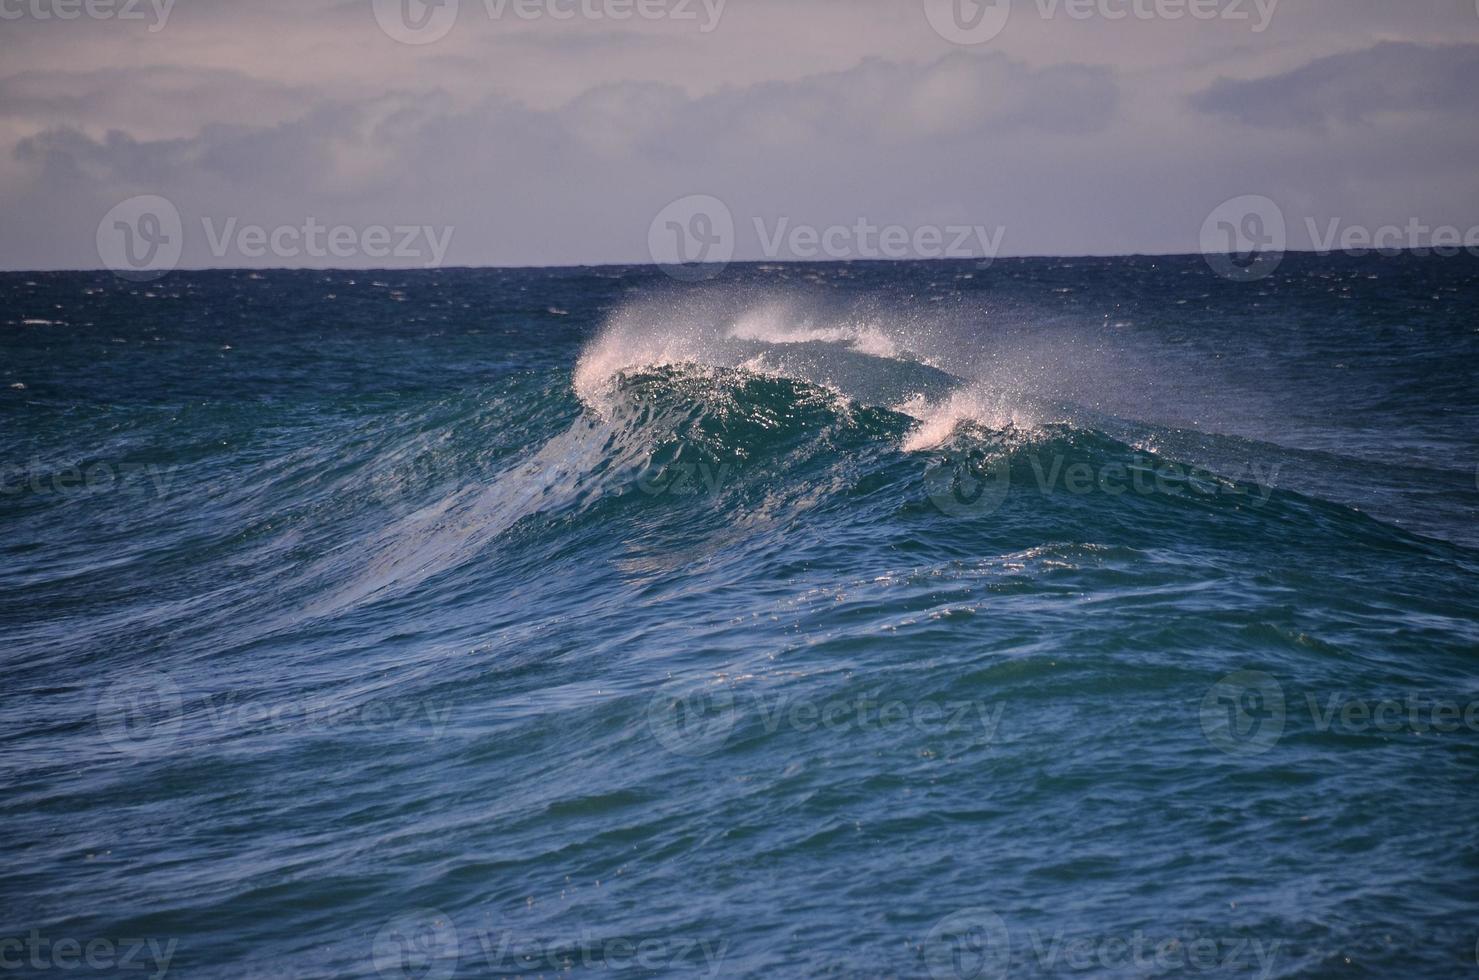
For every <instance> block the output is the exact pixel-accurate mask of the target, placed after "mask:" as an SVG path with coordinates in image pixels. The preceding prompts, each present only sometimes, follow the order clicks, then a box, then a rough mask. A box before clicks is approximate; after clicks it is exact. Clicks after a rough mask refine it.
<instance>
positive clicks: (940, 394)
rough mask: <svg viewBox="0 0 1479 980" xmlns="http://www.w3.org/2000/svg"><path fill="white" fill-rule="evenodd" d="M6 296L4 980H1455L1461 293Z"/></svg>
mask: <svg viewBox="0 0 1479 980" xmlns="http://www.w3.org/2000/svg"><path fill="white" fill-rule="evenodd" d="M0 296H3V298H4V300H3V314H0V318H3V323H0V467H3V469H0V528H3V535H0V559H3V564H0V635H3V636H4V637H5V641H6V642H5V665H6V672H5V675H6V676H5V684H4V687H3V691H4V693H3V695H0V699H3V704H4V710H3V713H0V774H3V785H4V788H5V792H4V794H3V796H0V826H3V827H4V834H3V835H0V858H3V860H0V972H15V973H18V974H23V975H24V974H29V973H38V974H39V973H43V972H45V973H47V975H56V973H57V972H59V970H60V969H61V968H64V967H66V966H67V965H68V964H69V963H71V964H72V966H73V968H72V970H71V972H73V973H87V972H98V971H101V972H104V973H109V974H113V973H117V974H119V975H149V976H160V975H170V976H192V977H193V976H204V977H218V976H219V977H252V976H279V975H297V976H363V977H386V978H400V977H408V978H431V977H441V978H445V977H451V976H463V977H472V976H497V975H517V974H522V975H553V974H559V973H564V972H571V973H598V972H599V971H607V970H609V971H612V972H613V973H614V974H618V975H629V976H646V975H694V974H698V975H708V976H756V977H759V976H775V975H829V976H880V975H885V976H909V977H916V976H918V977H930V976H933V977H963V978H971V977H999V976H1137V977H1138V976H1168V977H1169V976H1186V975H1203V974H1205V975H1214V976H1249V977H1285V976H1340V977H1347V976H1358V977H1359V976H1372V977H1376V976H1380V977H1390V976H1402V977H1419V976H1434V977H1452V976H1461V975H1468V974H1470V973H1473V972H1475V971H1476V970H1479V964H1476V942H1479V888H1476V885H1479V837H1476V834H1475V831H1474V827H1475V821H1474V813H1475V805H1476V802H1479V791H1476V776H1479V708H1476V707H1475V706H1476V705H1479V672H1476V669H1475V668H1476V663H1479V590H1476V586H1479V522H1476V514H1479V485H1476V465H1479V426H1476V422H1479V396H1476V393H1475V379H1476V377H1479V321H1476V319H1475V310H1476V308H1479V307H1476V298H1479V262H1475V261H1474V260H1473V259H1470V258H1461V259H1451V260H1446V259H1438V258H1418V257H1415V256H1403V257H1398V258H1380V257H1371V258H1364V259H1355V258H1346V257H1339V256H1337V257H1333V258H1316V257H1310V256H1289V257H1288V258H1287V259H1286V260H1285V262H1284V264H1283V265H1282V266H1281V267H1280V268H1279V270H1278V272H1277V273H1276V274H1275V275H1274V276H1273V277H1272V278H1269V279H1266V280H1264V281H1262V282H1257V283H1241V284H1240V283H1228V282H1224V281H1222V280H1220V279H1218V278H1217V277H1216V276H1215V275H1213V274H1212V272H1211V270H1210V269H1208V267H1207V266H1206V264H1205V263H1204V262H1203V261H1202V260H1201V259H1200V258H1192V257H1188V258H1162V259H1149V258H1125V259H1094V260H1090V259H1081V260H1056V259H1054V260H1010V261H1001V262H998V263H996V264H995V265H993V266H991V267H990V268H978V267H976V266H975V265H974V264H971V263H916V264H853V265H819V266H804V265H787V266H777V267H765V266H741V267H735V268H731V269H730V270H728V271H727V272H725V274H724V275H723V276H722V277H720V278H718V279H716V280H713V281H710V282H706V283H700V284H696V285H679V284H675V283H671V282H669V281H667V280H666V279H665V278H664V277H663V276H662V275H660V274H658V273H656V272H653V271H651V270H645V269H639V268H632V269H618V268H606V269H589V270H575V269H569V270H523V271H498V270H482V271H478V270H443V271H427V272H416V273H401V272H396V273H390V272H382V273H365V274H360V273H342V272H268V273H258V274H252V273H246V272H185V273H179V272H177V273H173V274H171V275H170V276H168V277H166V278H165V279H163V280H160V281H158V282H154V283H148V284H139V283H130V282H124V281H121V280H117V279H113V278H111V277H109V276H107V275H104V274H93V273H46V274H42V273H8V274H4V275H3V276H0ZM130 951H131V952H130ZM89 957H90V959H89ZM125 958H127V964H125V963H124V960H125ZM78 964H80V965H78ZM136 965H137V966H140V967H142V969H140V970H137V971H133V972H131V973H130V972H129V970H128V967H132V966H136Z"/></svg>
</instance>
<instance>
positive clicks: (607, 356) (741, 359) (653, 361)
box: [574, 295, 1035, 452]
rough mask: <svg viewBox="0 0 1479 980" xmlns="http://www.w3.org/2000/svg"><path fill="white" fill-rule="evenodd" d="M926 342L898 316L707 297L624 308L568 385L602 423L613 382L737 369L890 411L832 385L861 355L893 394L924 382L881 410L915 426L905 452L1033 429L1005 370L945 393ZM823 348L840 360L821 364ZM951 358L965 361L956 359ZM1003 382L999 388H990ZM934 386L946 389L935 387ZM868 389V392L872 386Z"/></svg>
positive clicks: (1000, 367)
mask: <svg viewBox="0 0 1479 980" xmlns="http://www.w3.org/2000/svg"><path fill="white" fill-rule="evenodd" d="M746 299H748V300H749V301H748V302H746V301H745V300H746ZM931 339H932V331H931V329H930V327H929V326H928V325H921V324H919V323H918V322H917V321H910V320H909V319H908V318H907V317H902V316H901V317H898V318H890V317H887V316H879V315H866V316H864V315H857V314H855V313H847V314H844V315H835V314H834V315H828V314H827V313H824V312H818V311H816V310H814V309H809V308H807V307H806V306H805V305H804V304H802V303H799V302H796V301H791V300H786V299H779V300H778V299H775V298H767V297H761V298H759V299H758V300H756V298H755V297H744V298H740V299H739V300H736V298H735V297H718V298H715V297H714V296H712V295H711V296H710V297H708V298H705V299H704V300H701V301H699V300H688V301H686V302H682V303H676V304H668V305H663V304H658V303H645V304H633V305H631V306H628V307H626V308H624V309H622V310H620V311H618V312H617V313H616V314H615V315H613V316H612V318H611V320H610V321H609V322H608V323H607V324H606V326H605V327H604V328H603V329H602V330H601V332H600V333H599V334H598V335H597V336H596V337H595V338H594V339H593V340H592V341H591V342H590V343H589V344H587V346H586V348H585V350H584V351H583V352H582V353H581V356H580V359H579V361H578V362H577V364H576V368H575V373H574V386H575V391H576V394H577V396H578V397H579V398H580V399H581V401H582V403H583V404H585V405H586V407H587V408H588V409H590V410H591V411H592V412H593V413H595V414H596V415H598V416H601V417H609V416H610V413H611V411H612V408H613V405H614V402H613V400H612V399H613V396H614V389H613V387H612V382H613V381H614V379H615V378H616V377H617V376H618V375H620V374H622V373H630V372H633V371H638V370H642V369H646V368H659V367H676V366H686V367H690V368H700V369H702V368H736V369H740V370H744V371H748V372H751V373H754V374H758V375H765V376H769V377H788V378H792V379H795V380H801V381H806V382H808V383H811V384H817V385H821V386H823V387H827V388H830V389H832V390H833V391H834V392H836V393H838V394H839V395H841V396H843V397H844V398H851V399H855V400H858V401H862V402H865V403H868V404H890V401H893V400H894V399H897V398H898V396H897V394H895V395H891V396H887V397H888V398H889V399H890V401H883V402H878V401H869V398H870V395H871V394H873V392H872V391H860V390H848V388H847V385H846V384H842V383H839V382H838V381H837V380H836V378H837V377H838V376H845V375H848V372H849V371H851V372H853V375H856V374H857V367H858V363H859V362H858V360H857V355H865V356H866V357H869V358H876V359H878V361H879V362H885V363H881V364H880V368H882V370H881V372H878V371H870V372H867V373H868V374H871V375H879V376H883V377H885V378H892V379H893V381H894V383H895V384H894V387H895V389H897V388H898V387H899V385H901V384H902V385H908V384H910V383H911V382H910V380H909V377H910V376H909V375H908V373H907V372H909V371H914V372H925V373H927V374H929V376H930V377H929V378H928V379H927V380H929V381H930V382H932V384H931V385H930V387H931V390H930V391H928V392H927V393H925V392H921V393H920V394H917V395H914V396H913V397H910V398H907V399H903V400H898V401H895V402H894V403H893V404H891V405H890V407H892V408H893V410H894V411H897V412H900V413H902V414H906V415H909V416H910V417H912V418H915V419H917V420H919V423H920V425H919V426H918V427H917V428H916V429H914V430H913V431H911V432H910V434H909V435H908V436H907V437H906V438H905V440H904V442H903V445H902V448H903V449H904V450H906V451H909V452H915V451H920V450H924V449H929V448H932V447H935V446H939V445H940V444H942V443H943V442H945V441H946V440H947V439H949V437H950V436H951V434H952V433H953V432H954V431H955V430H956V428H957V427H958V426H959V425H960V424H961V423H962V422H974V423H976V424H977V425H980V426H983V427H986V428H990V429H1002V428H1006V427H1008V426H1011V427H1015V428H1017V429H1019V430H1021V429H1027V428H1032V427H1034V426H1035V421H1034V419H1035V415H1034V413H1033V412H1032V411H1030V410H1029V409H1028V408H1027V407H1026V402H1025V400H1024V399H1023V397H1022V396H1021V391H1020V386H1019V385H1017V384H1015V383H1013V374H1014V369H1013V368H1012V366H1011V365H1007V364H1002V363H999V362H998V363H993V364H990V365H989V372H988V373H989V375H990V377H987V378H962V379H959V386H958V387H956V388H954V389H953V390H946V386H947V385H948V379H949V377H950V375H949V374H948V373H947V374H945V375H941V374H940V373H939V371H940V370H941V369H940V367H939V365H938V364H937V363H935V359H934V358H932V357H930V351H929V341H930V340H931ZM801 345H808V346H806V347H802V346H801ZM828 345H832V346H835V347H836V348H837V349H838V351H839V352H846V353H847V356H846V357H843V356H840V355H839V356H838V357H835V358H829V357H828V356H827V354H826V347H827V346H828ZM757 347H758V348H759V349H758V350H757ZM819 347H820V348H821V349H820V350H818V348H819ZM944 350H945V351H949V348H948V347H945V348H944ZM848 358H851V361H849V360H848ZM953 359H954V360H965V358H962V357H960V356H959V354H958V352H957V353H956V354H955V356H954V357H953ZM890 361H891V362H896V364H897V368H896V369H889V368H888V366H887V363H886V362H890ZM921 365H923V366H924V367H921ZM930 369H933V371H930ZM1003 378H1005V379H1006V380H1007V381H1008V383H1006V384H999V383H996V381H995V380H994V379H1003ZM901 379H902V380H901ZM940 379H944V381H945V382H946V384H945V385H942V384H941V380H940ZM872 380H875V381H876V378H873V379H872ZM864 387H869V386H867V385H865V386H864ZM872 387H873V388H875V389H876V388H877V385H876V384H874V385H873V386H872ZM904 390H905V391H908V390H910V389H909V388H907V387H905V388H904Z"/></svg>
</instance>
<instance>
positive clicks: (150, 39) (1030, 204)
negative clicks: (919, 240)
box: [0, 0, 1479, 268]
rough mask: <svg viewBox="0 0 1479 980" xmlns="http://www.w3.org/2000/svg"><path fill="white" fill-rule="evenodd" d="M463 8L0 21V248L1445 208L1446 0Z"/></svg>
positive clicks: (1452, 91)
mask: <svg viewBox="0 0 1479 980" xmlns="http://www.w3.org/2000/svg"><path fill="white" fill-rule="evenodd" d="M480 6H481V5H480V4H478V3H476V2H473V0H464V8H465V9H464V11H463V14H464V16H463V17H462V18H461V19H460V20H459V21H458V25H457V28H456V30H454V31H453V32H452V33H451V34H449V35H448V36H447V37H446V39H445V40H443V41H439V42H437V43H436V44H432V45H428V46H427V47H425V48H413V47H409V46H406V45H402V44H397V43H395V42H394V41H392V40H390V39H389V38H388V37H387V36H385V35H384V34H382V33H381V32H380V31H379V30H378V28H377V27H376V26H375V23H374V20H373V18H372V17H371V16H370V14H369V11H368V10H367V9H366V8H367V4H365V3H362V2H355V3H318V2H315V0H297V2H292V3H288V2H278V0H268V2H265V3H263V4H254V5H242V4H228V3H219V2H215V0H211V2H209V3H197V4H195V5H193V6H190V7H185V6H183V5H182V6H181V7H180V8H179V9H178V10H177V11H176V13H175V15H174V16H173V17H172V18H171V21H170V26H169V27H168V29H167V30H165V31H161V32H159V33H158V34H157V35H150V34H148V33H146V32H143V31H139V30H131V29H127V30H126V29H123V26H122V25H118V24H88V23H85V22H76V23H71V24H66V25H62V24H57V23H49V24H28V23H20V24H18V25H16V24H12V25H10V26H9V27H7V30H16V31H20V32H22V33H24V34H25V36H26V37H27V38H28V43H27V44H25V45H21V46H17V47H13V48H11V49H10V51H9V54H8V60H7V62H6V66H5V68H6V69H9V73H8V74H4V73H3V72H4V69H0V265H3V266H9V267H21V268H35V267H57V266H61V267H77V266H95V265H97V263H98V259H97V256H96V254H95V250H94V244H93V239H94V233H95V231H96V228H97V224H98V221H99V220H100V218H101V217H102V215H103V214H105V213H106V212H107V211H108V210H109V209H110V208H111V207H112V206H113V205H115V204H117V203H118V202H119V201H121V200H123V199H124V198H127V197H129V196H132V195H136V194H162V195H164V196H166V197H168V198H169V199H170V200H171V201H173V202H175V204H176V205H177V206H178V207H179V209H180V211H181V212H182V214H183V215H184V216H185V223H186V229H187V249H186V256H185V262H186V264H187V265H219V264H240V265H253V264H255V265H271V264H283V261H282V260H281V259H280V258H278V257H263V258H260V259H256V258H252V257H242V256H236V255H231V256H228V257H226V259H224V260H223V259H221V258H219V257H217V256H215V255H213V254H210V253H209V252H208V251H206V250H205V249H204V243H203V242H202V241H200V238H201V236H200V234H199V230H200V226H201V221H202V220H203V219H206V218H209V219H212V220H215V221H217V222H223V221H225V220H228V219H232V218H235V219H237V220H238V221H239V222H241V223H253V224H261V225H265V226H268V227H271V226H273V225H276V224H280V223H286V224H294V223H302V222H303V221H304V220H305V218H307V217H309V216H312V217H314V218H316V219H318V220H320V221H324V222H327V223H347V224H351V225H356V226H361V227H363V226H365V225H367V224H372V223H385V224H390V223H399V222H409V223H415V224H435V225H446V226H453V227H455V228H456V235H455V239H454V241H453V243H452V246H451V251H450V253H449V254H448V261H450V262H454V263H457V264H469V265H480V264H498V265H504V264H506V265H529V264H564V263H581V262H622V261H644V260H645V259H646V258H647V231H648V227H649V224H650V222H651V221H652V219H653V217H654V216H655V215H656V214H657V212H658V211H659V210H660V209H662V208H663V207H664V206H665V205H666V204H668V203H669V202H670V201H673V200H674V199H676V198H679V197H681V196H683V195H686V194H711V195H714V196H717V197H719V198H720V199H722V200H723V201H725V202H726V203H727V204H728V205H729V207H730V208H731V210H732V211H733V212H734V214H735V217H736V223H737V225H738V226H739V228H740V246H739V253H740V257H747V258H759V257H761V255H760V253H759V250H758V246H757V242H756V240H755V238H756V236H755V234H754V232H753V230H752V224H753V222H754V220H755V219H757V218H758V219H761V220H763V221H766V222H771V223H773V222H775V221H776V220H779V219H783V218H784V219H789V220H791V221H792V222H793V223H806V224H811V225H815V226H818V227H826V226H828V225H832V224H842V225H851V224H853V223H854V222H855V221H857V220H858V219H860V218H861V219H867V220H869V221H871V222H874V223H876V224H886V223H897V224H902V225H906V226H908V225H915V226H917V225H920V224H936V225H943V224H951V223H963V224H982V225H987V226H996V225H1004V226H1005V227H1006V228H1007V234H1006V237H1005V239H1004V242H1003V254H1024V253H1026V254H1041V253H1059V254H1064V253H1066V254H1084V253H1106V252H1144V251H1192V250H1194V249H1195V248H1196V245H1197V234H1198V230H1199V228H1200V226H1201V223H1202V221H1203V219H1204V218H1205V217H1206V215H1207V214H1208V212H1209V211H1210V210H1211V209H1212V208H1214V207H1215V206H1217V205H1218V204H1220V203H1221V202H1222V201H1223V200H1226V199H1228V198H1230V197H1234V196H1237V195H1241V194H1247V193H1258V194H1266V195H1268V196H1269V197H1272V198H1274V199H1275V200H1277V201H1279V202H1281V203H1282V204H1283V205H1284V206H1285V207H1286V209H1287V210H1288V211H1289V213H1290V218H1291V225H1293V226H1295V229H1296V230H1297V229H1298V228H1299V227H1300V226H1301V225H1302V222H1301V221H1300V220H1299V218H1300V217H1301V216H1304V215H1310V216H1315V217H1319V218H1321V219H1322V220H1323V217H1324V216H1325V215H1331V214H1338V215H1340V216H1341V217H1342V218H1343V219H1345V220H1349V221H1366V222H1372V221H1376V220H1384V221H1385V220H1401V219H1402V218H1404V217H1406V216H1408V215H1412V216H1416V217H1419V218H1422V219H1423V220H1425V221H1428V222H1430V223H1438V222H1448V223H1457V224H1465V223H1467V224H1475V223H1479V177H1476V176H1475V175H1474V173H1473V168H1472V166H1471V165H1470V163H1469V161H1471V160H1473V159H1474V158H1475V156H1476V154H1479V127H1475V126H1473V125H1472V122H1471V120H1470V119H1469V118H1468V116H1469V114H1471V112H1472V110H1471V109H1470V108H1469V102H1470V97H1469V95H1468V93H1469V92H1470V91H1472V90H1473V82H1474V81H1475V80H1476V73H1475V71H1474V64H1475V59H1474V51H1475V50H1476V49H1479V15H1475V13H1474V11H1473V10H1472V3H1470V2H1467V0H1466V2H1465V3H1464V4H1462V5H1457V4H1455V3H1453V2H1451V0H1431V2H1430V0H1413V4H1412V5H1409V6H1408V7H1405V8H1404V10H1405V11H1407V12H1406V13H1405V14H1403V15H1402V16H1400V17H1399V16H1397V15H1396V14H1395V13H1394V11H1393V9H1392V7H1391V6H1390V5H1389V4H1386V3H1373V2H1368V0H1342V2H1341V3H1332V2H1327V0H1304V2H1303V3H1301V4H1300V5H1299V6H1298V7H1291V8H1290V9H1289V10H1288V11H1287V12H1286V11H1284V10H1282V9H1281V10H1280V13H1279V15H1278V17H1277V18H1276V20H1275V22H1274V24H1273V26H1271V27H1270V29H1269V30H1268V31H1267V32H1266V33H1263V34H1252V33H1250V32H1249V31H1248V30H1247V29H1246V27H1245V26H1242V25H1238V24H1232V23H1229V24H1209V25H1199V24H1196V23H1194V22H1191V21H1181V22H1175V23H1171V22H1156V23H1151V22H1134V21H1123V22H1117V23H1101V22H1096V21H1092V20H1091V21H1068V20H1061V19H1060V20H1049V19H1043V18H1038V17H1032V16H1028V15H1026V14H1023V15H1021V16H1019V15H1016V14H1014V16H1013V19H1012V23H1011V26H1010V27H1009V29H1008V30H1007V31H1006V32H1005V33H1004V34H1003V35H1002V36H1001V37H1000V38H999V39H998V40H996V41H993V42H992V43H991V44H989V45H986V46H983V47H977V48H962V47H957V46H955V45H952V44H949V43H946V42H945V41H944V40H943V39H941V38H940V37H939V36H937V35H935V34H934V33H933V32H932V31H931V29H930V28H929V25H928V22H927V21H926V19H925V18H924V16H923V13H922V11H921V10H920V9H919V8H918V7H917V5H916V4H898V3H891V2H878V0H851V2H848V3H835V2H830V0H828V2H815V3H805V2H801V0H786V2H784V3H781V2H772V0H748V2H746V3H740V2H738V0H736V2H733V3H731V4H730V6H729V8H728V11H727V12H726V14H725V18H724V21H723V24H722V26H721V28H720V29H718V30H715V31H714V32H712V33H711V34H706V35H705V34H699V33H697V32H696V31H694V30H692V29H690V28H687V27H683V26H682V25H662V24H657V25H634V26H629V27H626V28H621V29H617V28H607V27H603V26H601V25H592V24H583V23H580V22H572V23H553V22H536V23H532V24H525V23H502V24H500V23H492V22H490V21H489V20H488V19H487V18H486V17H484V16H481V11H480V9H479V8H480ZM1024 9H1027V8H1024ZM1465 10H1467V13H1464V11H1465ZM1028 13H1030V10H1029V11H1028ZM1403 25H1406V27H1405V28H1404V26H1403ZM17 36H19V35H17ZM1378 37H1387V38H1391V37H1398V38H1405V40H1400V41H1392V42H1389V43H1381V44H1374V42H1375V41H1376V39H1377V38H1378ZM1439 37H1447V38H1449V39H1450V40H1468V41H1471V42H1474V43H1471V44H1449V45H1440V44H1434V43H1433V42H1434V40H1435V39H1437V38H1439ZM60 66H71V67H60ZM1218 76H1225V77H1224V78H1222V79H1220V80H1218ZM1352 123H1354V124H1356V125H1350V124H1352ZM1250 126H1255V127H1259V130H1258V132H1257V134H1256V135H1255V134H1254V131H1253V130H1251V129H1250ZM1414 146H1421V147H1423V148H1424V152H1423V153H1414V152H1412V147H1414ZM192 228H193V229H194V232H191V231H190V230H191V229H192ZM192 235H193V237H192ZM1296 244H1299V243H1298V242H1296ZM287 264H315V262H313V261H310V260H308V259H302V260H295V261H293V262H289V263H287ZM318 264H350V265H354V264H360V265H367V264H375V263H373V262H370V261H369V260H358V259H352V260H349V261H347V262H345V261H323V262H319V263H318ZM382 264H383V263H382ZM411 264H414V263H411Z"/></svg>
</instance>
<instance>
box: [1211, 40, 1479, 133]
mask: <svg viewBox="0 0 1479 980" xmlns="http://www.w3.org/2000/svg"><path fill="white" fill-rule="evenodd" d="M1476 92H1479V45H1474V44H1456V45H1443V46H1434V45H1420V44H1410V43H1402V42H1394V41H1389V42H1386V43H1383V44H1378V45H1376V46H1375V47H1372V48H1368V49H1367V50H1364V51H1352V52H1348V53H1345V54H1338V55H1331V56H1330V57H1328V58H1321V59H1319V60H1318V61H1315V62H1312V63H1311V64H1308V65H1305V66H1303V67H1301V68H1297V69H1295V70H1294V71H1288V72H1283V73H1282V74H1278V75H1273V76H1270V77H1266V78H1256V79H1250V80H1246V81H1237V80H1233V79H1221V80H1219V81H1218V82H1217V83H1216V84H1214V85H1212V86H1211V87H1210V88H1208V89H1207V90H1205V91H1203V92H1200V93H1198V94H1197V95H1196V96H1195V97H1194V98H1193V100H1192V101H1193V104H1194V105H1195V106H1196V107H1197V108H1198V109H1200V110H1201V111H1203V112H1207V113H1212V114H1215V115H1220V116H1225V117H1228V118H1231V119H1235V120H1237V121H1239V122H1242V123H1246V124H1249V125H1253V126H1272V127H1299V126H1326V125H1330V124H1332V123H1347V124H1350V123H1362V122H1367V121H1370V120H1371V119H1372V118H1373V117H1375V116H1377V115H1378V114H1381V113H1414V112H1433V113H1444V114H1453V115H1461V116H1474V115H1475V114H1479V103H1476V101H1475V97H1474V96H1475V93H1476Z"/></svg>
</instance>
